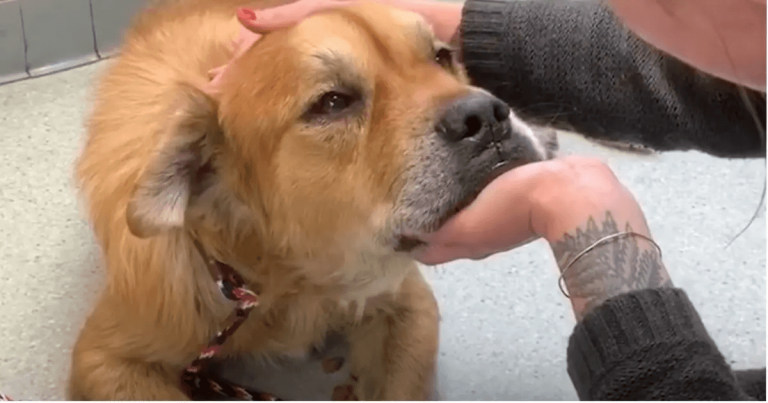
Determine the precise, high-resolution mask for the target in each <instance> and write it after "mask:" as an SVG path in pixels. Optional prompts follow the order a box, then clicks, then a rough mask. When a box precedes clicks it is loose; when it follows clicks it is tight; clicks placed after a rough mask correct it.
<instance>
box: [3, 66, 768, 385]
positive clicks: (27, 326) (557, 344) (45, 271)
mask: <svg viewBox="0 0 768 403" xmlns="http://www.w3.org/2000/svg"><path fill="white" fill-rule="evenodd" d="M104 65H105V62H100V63H97V64H95V65H91V66H87V67H83V68H78V69H75V70H71V71H68V72H64V73H58V74H55V75H52V76H47V77H42V78H37V79H32V80H28V81H23V82H18V83H15V84H11V85H6V86H0V152H2V164H1V165H0V290H2V292H0V307H1V309H0V391H2V392H4V393H8V394H10V395H12V396H14V397H16V398H18V399H44V400H45V399H62V398H63V397H64V385H65V379H66V374H67V368H68V362H69V354H70V348H71V346H72V343H73V341H74V338H75V336H76V333H77V331H78V329H79V327H80V325H81V324H82V322H83V320H84V317H85V315H86V313H87V312H88V309H89V306H90V304H91V302H92V301H93V299H94V297H95V295H96V293H97V292H98V290H99V287H100V284H101V270H100V267H99V251H98V250H97V248H96V247H95V246H94V244H93V242H92V238H91V234H90V231H89V229H88V226H87V224H86V223H85V222H84V221H83V219H82V218H81V214H80V212H79V210H78V204H77V202H76V199H75V196H74V192H73V189H72V181H71V172H72V168H71V167H72V162H73V160H74V158H75V155H76V153H77V151H78V149H79V146H80V142H81V139H82V134H83V129H82V120H83V115H84V113H85V112H86V111H87V110H88V94H89V91H90V89H91V86H92V84H93V81H94V78H95V75H96V74H97V73H98V72H99V71H101V69H102V68H103V67H104ZM561 147H562V148H563V149H564V150H565V151H567V152H569V153H583V154H598V155H602V156H604V157H605V158H607V160H608V161H609V163H610V165H611V166H612V167H613V168H614V169H615V171H616V173H617V175H618V176H619V177H620V178H621V179H622V181H623V182H624V183H625V184H626V185H627V186H628V187H629V188H630V189H631V190H632V191H634V193H635V195H636V196H637V198H638V199H639V201H640V202H641V204H642V206H643V207H644V209H645V212H646V214H647V217H648V220H649V223H650V225H651V229H652V231H653V233H654V236H655V237H656V240H657V241H658V242H659V244H660V245H661V246H662V247H663V248H664V256H665V262H666V264H667V266H668V267H669V270H670V272H671V274H672V277H673V279H674V281H675V283H676V284H677V285H678V286H680V287H682V288H684V289H686V290H687V291H688V293H689V295H690V296H691V298H692V300H693V302H694V304H695V305H696V307H697V308H698V309H699V312H700V314H701V316H702V318H703V320H704V322H705V324H706V325H707V328H708V329H709V331H710V332H711V335H712V337H713V338H714V340H715V341H716V342H717V343H718V345H719V346H720V349H721V351H722V352H723V354H724V355H725V356H726V357H727V358H728V359H729V360H730V362H731V363H732V364H733V365H734V367H736V368H747V367H755V366H761V367H762V366H765V361H766V360H765V357H766V350H765V344H766V343H765V342H766V333H765V332H766V322H765V316H766V315H765V313H766V305H765V302H766V294H765V284H766V282H765V273H766V270H765V267H766V265H765V263H766V239H765V235H766V226H765V214H764V211H765V210H764V209H763V210H762V212H761V214H760V216H759V218H758V220H757V221H756V222H755V223H754V224H752V226H751V227H750V228H749V229H748V230H747V231H746V232H745V233H744V234H743V235H742V236H741V237H739V238H738V239H737V240H736V241H735V242H734V243H733V245H731V246H730V247H729V248H726V244H727V243H728V241H729V240H730V239H731V238H732V237H733V236H734V235H736V234H737V233H738V232H739V231H740V230H741V229H742V227H743V226H744V225H745V224H746V223H747V222H748V221H749V219H750V217H751V215H752V213H753V212H754V210H755V208H756V207H757V204H758V201H759V198H760V191H761V189H762V184H763V183H764V179H765V176H764V175H765V161H764V160H753V161H743V160H733V161H728V160H719V159H714V158H711V157H708V156H705V155H702V154H699V153H668V154H663V155H659V156H649V157H640V156H633V155H624V154H619V153H617V152H615V151H607V150H604V149H601V148H598V147H596V146H593V145H590V144H588V143H586V142H585V141H583V140H581V139H579V138H576V137H573V136H563V137H562V138H561ZM427 271H428V272H429V276H430V278H431V279H432V281H433V284H434V289H435V292H436V294H437V295H438V297H439V300H440V304H441V310H442V314H443V323H442V336H441V338H442V340H441V343H442V344H441V353H440V366H439V367H440V368H439V385H438V386H439V390H440V397H441V398H442V399H449V400H497V399H502V400H569V399H575V398H576V395H575V393H574V391H573V387H572V386H571V383H570V380H569V379H568V375H567V373H566V369H565V368H566V367H565V349H566V345H567V339H568V336H569V335H570V331H571V329H572V327H573V325H574V321H573V319H572V316H571V314H570V312H569V308H568V305H567V303H566V302H567V301H566V300H565V299H564V298H563V297H562V296H561V295H560V294H559V291H558V288H557V284H556V282H557V275H556V270H555V268H554V261H553V259H552V257H551V256H550V252H549V251H548V249H547V248H546V247H545V245H543V244H541V243H534V244H531V245H528V246H526V247H524V248H521V249H519V250H516V251H513V252H509V253H506V254H502V255H498V256H495V257H492V258H490V259H487V260H486V261H483V262H457V263H453V264H449V265H444V266H441V267H438V268H436V269H427ZM310 378H311V376H310ZM302 379H304V378H303V376H302ZM265 381H266V379H265ZM269 382H273V381H272V380H271V379H270V380H269ZM275 382H279V383H281V384H282V387H276V388H277V389H281V390H284V389H286V385H287V384H286V383H285V382H283V381H275ZM294 389H297V388H294ZM299 395H301V394H299ZM302 396H304V397H305V398H310V397H311V396H308V395H302ZM297 397H300V396H297Z"/></svg>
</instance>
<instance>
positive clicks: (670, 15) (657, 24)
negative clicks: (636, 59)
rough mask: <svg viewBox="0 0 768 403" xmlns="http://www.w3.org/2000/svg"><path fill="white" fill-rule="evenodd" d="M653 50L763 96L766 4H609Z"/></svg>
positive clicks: (735, 0)
mask: <svg viewBox="0 0 768 403" xmlns="http://www.w3.org/2000/svg"><path fill="white" fill-rule="evenodd" d="M608 4H609V5H610V6H611V8H612V9H613V10H614V12H615V13H616V15H617V16H618V17H619V18H620V19H621V20H622V21H623V22H624V23H625V24H626V26H627V27H628V28H629V29H631V30H632V31H634V32H635V33H636V34H637V35H638V36H639V37H641V38H643V39H644V40H645V41H647V42H648V43H650V44H651V45H653V46H655V47H657V48H659V49H661V50H663V51H665V52H667V53H669V54H670V55H672V56H675V57H677V58H679V59H680V60H682V61H684V62H686V63H688V64H690V65H691V66H694V67H696V68H698V69H700V70H702V71H705V72H707V73H709V74H712V75H714V76H716V77H720V78H722V79H725V80H728V81H731V82H734V83H738V84H742V85H745V86H747V87H750V88H752V89H754V90H757V91H765V77H766V76H765V69H766V58H765V55H766V53H765V49H766V47H765V44H766V42H765V41H766V19H765V13H766V1H765V0H728V1H723V0H647V1H636V0H608Z"/></svg>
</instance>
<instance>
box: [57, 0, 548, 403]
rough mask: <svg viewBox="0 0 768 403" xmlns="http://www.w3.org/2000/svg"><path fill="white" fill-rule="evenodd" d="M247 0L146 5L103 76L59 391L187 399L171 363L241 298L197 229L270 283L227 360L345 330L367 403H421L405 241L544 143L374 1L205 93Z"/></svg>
mask: <svg viewBox="0 0 768 403" xmlns="http://www.w3.org/2000/svg"><path fill="white" fill-rule="evenodd" d="M246 2H247V3H252V1H250V0H216V1H214V0H187V1H167V2H158V3H156V4H155V5H154V6H153V7H152V8H151V9H148V10H147V11H146V12H145V13H143V14H142V15H141V16H140V17H139V18H138V19H137V21H136V22H135V24H134V26H133V27H132V28H131V30H130V31H129V32H128V34H127V36H126V40H125V45H124V47H123V48H122V52H121V54H120V56H119V57H118V58H117V59H116V60H115V61H114V62H113V63H114V64H113V65H112V66H110V68H109V70H108V71H107V73H106V75H105V77H104V78H103V80H102V82H101V85H100V86H99V88H98V91H97V99H96V105H95V109H94V111H93V114H92V116H91V119H90V121H89V123H88V137H87V143H86V145H85V149H84V151H83V153H82V155H81V157H80V159H79V161H78V164H77V178H78V181H79V184H80V186H81V190H82V193H83V195H84V198H85V201H86V202H87V206H88V213H89V219H90V221H91V223H92V225H93V228H94V231H95V234H96V237H97V240H98V242H99V243H100V246H101V248H102V249H103V251H104V259H105V265H106V267H107V271H108V276H107V284H106V288H105V290H104V291H103V293H102V294H101V296H100V298H99V300H98V303H97V304H96V306H95V308H94V311H93V313H92V314H91V316H90V317H89V318H88V320H87V322H86V324H85V326H84V328H83V330H82V332H81V334H80V336H79V339H78V341H77V343H76V346H75V349H74V353H73V362H72V373H71V381H70V391H69V392H70V397H72V398H74V399H98V400H102V399H103V400H111V399H131V400H148V399H171V400H179V399H185V398H186V397H185V395H184V394H183V392H182V391H181V389H180V386H179V385H180V383H179V375H180V372H181V370H182V369H183V368H184V366H186V365H187V364H189V363H190V361H192V360H193V359H194V358H195V357H196V355H197V354H198V352H199V351H200V349H201V348H202V347H203V346H205V345H206V343H207V342H208V341H209V338H210V337H211V336H212V335H214V334H215V333H216V332H217V331H218V330H220V326H221V325H222V323H223V322H224V320H225V319H226V318H227V317H228V315H229V314H230V313H231V310H232V308H233V305H232V304H231V302H229V301H227V300H226V299H224V298H223V297H222V296H221V294H220V293H219V291H218V289H217V287H216V285H215V283H214V281H213V280H212V278H211V276H210V275H209V273H208V272H207V271H206V269H205V266H204V263H203V261H202V259H201V257H200V255H199V254H198V253H197V251H196V250H195V249H194V248H193V246H192V243H191V239H192V238H196V239H198V240H199V241H200V243H201V244H202V245H203V248H204V249H205V251H206V252H207V253H208V254H210V255H211V256H214V257H215V258H216V259H218V260H220V261H222V262H226V263H227V264H229V265H231V266H232V267H234V268H235V269H237V270H238V271H239V273H240V274H241V275H242V276H243V277H245V278H246V281H247V282H248V284H249V285H250V286H251V287H252V288H253V289H257V290H259V291H260V293H261V304H260V305H259V306H258V308H256V310H255V311H254V312H253V313H252V314H251V316H250V318H249V319H248V321H247V322H246V323H245V324H244V325H243V326H242V327H241V328H240V329H239V330H238V331H237V333H235V335H234V337H233V338H232V339H231V340H230V341H229V342H228V344H227V345H226V348H227V350H226V352H227V354H231V355H236V354H256V355H263V356H280V355H286V354H290V355H295V354H303V353H305V352H307V351H308V350H309V349H311V348H312V347H313V346H317V345H321V344H322V343H323V340H324V338H325V337H326V335H327V334H329V332H338V333H342V334H343V335H345V336H346V338H347V339H348V341H349V345H350V352H349V359H348V362H349V365H350V370H351V372H352V373H353V374H354V375H355V376H356V377H357V379H359V381H358V382H357V383H356V385H355V394H356V395H357V397H359V398H363V399H388V400H394V399H424V398H426V397H427V393H428V392H429V389H430V386H431V382H432V378H433V375H434V367H435V360H436V353H437V347H438V310H437V306H436V303H435V299H434V297H433V295H432V292H431V290H430V288H429V286H428V285H427V284H426V282H425V281H424V279H423V278H422V276H421V274H420V272H419V270H418V268H417V266H416V264H415V263H414V261H413V259H412V258H411V257H410V255H409V250H410V249H412V248H413V247H414V246H415V245H416V244H417V243H415V242H413V241H411V240H409V239H408V238H407V237H405V235H406V234H408V233H412V232H418V231H427V230H430V229H434V228H436V227H437V226H439V225H440V224H441V223H442V222H444V220H446V219H447V218H448V217H449V216H450V215H451V214H452V213H454V212H456V211H457V209H459V208H460V207H461V206H463V205H464V203H466V201H467V200H469V199H471V197H473V196H474V195H475V194H476V193H477V192H478V190H479V189H480V187H481V186H482V185H483V184H484V183H485V182H486V181H487V180H488V178H489V176H490V175H491V174H492V172H494V170H498V167H499V166H502V165H504V166H506V167H512V166H516V165H520V164H523V163H526V162H530V161H536V160H541V159H544V158H547V157H548V150H547V148H546V146H545V145H543V143H542V142H541V141H540V140H539V139H538V138H537V137H536V136H534V135H533V132H532V131H531V129H530V128H529V127H528V126H526V125H524V124H523V123H522V122H520V121H519V120H517V119H516V118H515V117H514V115H513V114H511V113H510V111H509V109H508V108H507V107H506V105H505V104H503V103H502V102H500V101H499V100H498V99H496V98H495V97H493V96H491V95H489V94H487V93H486V92H484V91H481V90H479V89H477V88H474V87H472V86H470V85H468V83H467V79H466V77H465V75H464V73H463V70H462V68H461V67H460V66H459V65H458V64H457V63H456V61H455V57H454V56H455V55H453V53H452V51H451V50H450V49H448V48H447V47H445V46H444V45H443V44H440V43H438V42H437V41H436V40H435V39H434V37H433V36H432V33H431V30H430V29H429V27H428V26H427V25H426V24H425V23H424V21H423V20H422V19H421V18H420V17H418V16H417V15H415V14H411V13H406V12H403V11H398V10H395V9H391V8H387V7H385V6H382V5H378V4H373V3H360V4H358V5H355V6H352V7H349V8H345V9H340V10H336V11H331V12H327V13H323V14H318V15H316V16H313V17H311V18H309V19H307V20H305V21H304V22H302V23H300V24H298V25H297V26H295V27H292V28H290V29H286V30H282V31H278V32H275V33H272V34H269V35H266V36H265V37H264V38H263V39H261V40H260V41H259V42H258V43H257V44H256V45H255V46H254V47H253V48H252V49H250V50H249V51H248V52H247V53H246V54H245V55H244V56H243V57H242V58H240V59H239V60H238V61H237V62H236V64H235V65H234V66H233V67H232V69H231V70H230V71H229V73H228V75H227V78H226V80H225V82H224V83H223V85H222V88H221V91H220V93H219V94H218V95H214V96H212V95H208V94H206V93H205V92H204V91H202V90H201V89H202V88H204V87H205V85H206V83H207V71H208V70H209V69H211V68H214V67H216V66H219V65H221V64H223V63H225V62H226V61H227V60H228V59H229V58H230V57H231V55H232V47H231V41H232V40H233V38H234V37H235V36H236V34H237V32H238V28H239V25H238V23H237V21H236V19H235V18H234V14H235V10H236V7H237V6H242V5H243V3H246ZM275 4H276V3H274V2H273V3H269V2H266V1H265V3H264V6H271V5H275Z"/></svg>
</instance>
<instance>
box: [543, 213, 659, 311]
mask: <svg viewBox="0 0 768 403" xmlns="http://www.w3.org/2000/svg"><path fill="white" fill-rule="evenodd" d="M638 211H639V210H638ZM621 232H625V233H627V234H626V235H625V236H621V237H616V238H613V239H609V240H606V241H605V242H601V243H599V244H596V246H595V247H594V249H591V250H589V251H587V252H586V253H584V254H583V255H581V253H582V252H584V251H585V250H586V249H587V248H589V247H590V246H592V245H594V244H595V243H596V242H598V241H600V240H601V239H603V238H604V237H606V236H610V235H614V234H619V233H621ZM634 234H640V235H644V236H648V237H650V231H649V230H648V228H647V224H646V223H645V218H643V217H642V215H641V214H638V213H636V212H635V211H634V210H629V211H606V212H602V213H598V214H594V215H593V216H590V217H589V219H588V220H587V221H586V222H584V223H582V224H581V225H579V226H577V227H575V228H573V229H572V230H570V231H568V232H567V233H565V234H555V235H554V236H552V235H550V236H548V237H547V238H548V240H549V242H550V245H551V247H552V252H553V253H554V255H555V260H556V261H557V265H558V267H559V269H560V271H561V272H562V276H563V281H564V283H565V287H566V288H567V290H568V293H569V298H570V300H571V304H572V305H573V312H574V315H575V316H576V319H577V320H579V321H580V320H581V319H582V318H583V317H584V316H585V315H587V314H588V313H589V312H590V311H592V310H593V309H594V308H595V307H597V306H599V305H601V304H602V303H603V302H605V301H606V300H608V299H610V298H613V297H615V296H618V295H621V294H625V293H628V292H632V291H639V290H645V289H649V288H659V287H672V280H671V279H670V277H669V273H668V272H667V269H666V268H665V267H664V263H663V262H662V260H661V254H660V251H659V250H657V249H656V247H655V246H654V245H653V244H652V243H651V242H650V241H648V240H647V239H645V238H642V237H640V236H636V235H634ZM577 258H578V260H575V259H577Z"/></svg>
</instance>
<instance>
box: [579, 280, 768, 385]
mask: <svg viewBox="0 0 768 403" xmlns="http://www.w3.org/2000/svg"><path fill="white" fill-rule="evenodd" d="M568 374H569V375H570V377H571V380H572V381H573V384H574V386H575V388H576V392H577V393H578V396H579V398H580V399H581V400H670V399H671V400H749V399H761V398H762V400H764V399H765V369H763V370H760V371H743V372H737V373H736V374H734V372H732V370H731V368H730V366H729V365H728V364H727V363H726V361H725V359H724V358H723V356H722V355H721V354H720V352H719V351H718V349H717V346H715V343H714V342H713V341H712V339H711V338H710V337H709V335H708V334H707V331H706V329H705V328H704V325H703V324H702V322H701V319H700V318H699V315H698V314H697V312H696V309H695V308H694V307H693V305H692V304H691V302H690V300H689V299H688V297H687V295H686V294H685V293H684V292H683V291H682V290H679V289H673V288H660V289H646V290H642V291H635V292H632V293H628V294H623V295H620V296H618V297H614V298H612V299H609V300H607V301H606V302H605V303H603V304H602V305H600V306H598V307H597V308H595V310H593V311H592V312H590V313H589V314H587V315H586V316H585V317H584V319H583V320H582V321H581V322H580V323H579V324H578V325H577V326H576V328H575V329H574V332H573V335H572V336H571V339H570V342H569V345H568Z"/></svg>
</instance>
